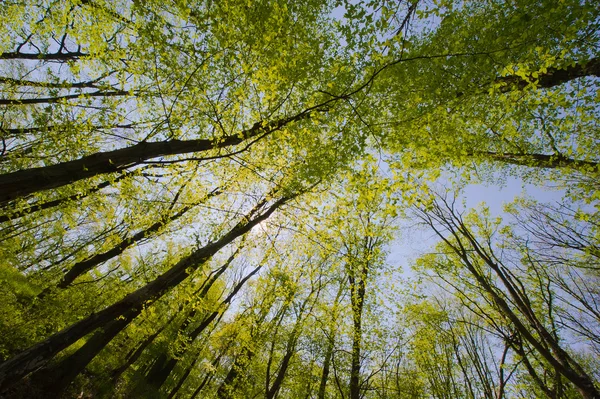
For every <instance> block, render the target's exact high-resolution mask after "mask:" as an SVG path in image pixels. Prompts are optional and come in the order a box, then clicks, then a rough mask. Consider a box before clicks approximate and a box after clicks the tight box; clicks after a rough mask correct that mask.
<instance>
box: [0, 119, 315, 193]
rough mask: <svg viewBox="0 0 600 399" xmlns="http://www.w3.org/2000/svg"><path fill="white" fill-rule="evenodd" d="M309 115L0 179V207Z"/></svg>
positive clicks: (142, 145)
mask: <svg viewBox="0 0 600 399" xmlns="http://www.w3.org/2000/svg"><path fill="white" fill-rule="evenodd" d="M310 113H311V112H310V111H303V112H300V113H298V114H296V115H294V116H291V117H288V118H283V119H279V120H277V121H274V122H269V123H267V122H263V121H261V122H257V123H255V124H254V125H253V126H252V127H251V128H249V129H246V130H243V131H241V132H240V133H238V134H235V135H230V136H225V137H222V138H219V139H197V140H184V141H182V140H167V141H159V142H141V143H139V144H136V145H133V146H131V147H125V148H121V149H118V150H113V151H106V152H98V153H95V154H92V155H87V156H85V157H83V158H80V159H77V160H74V161H68V162H62V163H59V164H56V165H50V166H44V167H38V168H31V169H25V170H20V171H17V172H12V173H7V174H4V175H0V204H3V203H6V202H8V201H11V200H15V199H18V198H22V197H25V196H27V195H29V194H33V193H36V192H39V191H43V190H49V189H52V188H58V187H62V186H65V185H67V184H70V183H74V182H76V181H79V180H83V179H87V178H90V177H93V176H98V175H101V174H105V173H114V172H118V171H121V170H124V169H127V168H131V167H133V166H136V165H139V164H141V163H142V162H144V161H146V160H149V159H152V158H158V157H161V156H168V155H180V154H190V153H196V152H206V151H210V150H214V149H219V148H227V147H231V146H235V145H238V144H240V143H242V142H244V141H246V140H248V139H251V138H256V139H259V138H260V137H264V136H266V135H268V134H270V133H272V132H274V131H276V130H279V129H281V128H282V127H284V126H285V125H287V124H288V123H291V122H295V121H299V120H301V119H305V118H307V117H308V116H309V115H310Z"/></svg>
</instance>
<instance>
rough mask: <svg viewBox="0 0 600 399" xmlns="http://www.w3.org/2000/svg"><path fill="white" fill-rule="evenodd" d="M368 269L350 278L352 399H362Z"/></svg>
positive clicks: (363, 269)
mask: <svg viewBox="0 0 600 399" xmlns="http://www.w3.org/2000/svg"><path fill="white" fill-rule="evenodd" d="M367 268H368V266H367V265H365V266H364V267H361V270H360V271H359V273H358V274H359V275H358V276H357V275H356V274H355V273H352V274H351V275H350V276H349V277H350V300H351V303H352V356H351V365H350V399H360V353H361V344H362V311H363V301H364V298H365V289H366V288H365V285H366V278H367Z"/></svg>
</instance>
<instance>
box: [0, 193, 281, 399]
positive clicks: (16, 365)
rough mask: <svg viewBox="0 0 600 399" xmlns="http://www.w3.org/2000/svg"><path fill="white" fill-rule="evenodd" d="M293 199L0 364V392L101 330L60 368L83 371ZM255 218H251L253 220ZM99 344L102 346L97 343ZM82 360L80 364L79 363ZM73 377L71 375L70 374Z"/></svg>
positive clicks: (241, 224) (257, 209) (243, 222)
mask: <svg viewBox="0 0 600 399" xmlns="http://www.w3.org/2000/svg"><path fill="white" fill-rule="evenodd" d="M291 198H292V197H282V198H280V199H279V200H278V201H276V202H274V203H273V204H272V205H271V206H270V207H268V208H267V209H266V210H265V211H264V212H263V213H262V214H259V215H258V216H256V214H257V213H259V212H260V210H261V209H262V208H263V207H264V206H265V204H266V200H263V201H261V202H259V203H258V204H257V205H256V206H255V207H254V209H252V210H251V211H250V212H249V213H248V214H247V215H246V216H245V217H244V218H243V219H242V220H241V221H240V222H239V223H238V224H236V225H235V226H234V227H233V228H232V229H231V230H230V231H229V232H227V233H226V234H224V235H223V236H222V237H221V238H220V239H219V240H217V241H215V242H212V243H209V244H207V245H206V246H204V247H202V248H200V249H197V250H196V251H194V252H193V253H192V254H191V255H189V256H187V257H185V258H183V259H181V260H180V261H179V262H177V263H176V264H175V265H174V266H173V267H172V268H171V269H169V270H168V271H167V272H165V273H163V274H162V275H160V276H159V277H157V278H156V279H155V280H153V281H152V282H150V283H148V284H146V285H145V286H143V287H141V288H139V289H137V290H136V291H134V292H132V293H130V294H128V295H126V296H125V297H124V298H123V299H121V300H120V301H118V302H116V303H114V304H113V305H111V306H108V307H107V308H105V309H104V310H102V311H100V312H98V313H94V314H92V315H90V316H88V317H87V318H85V319H83V320H81V321H79V322H77V323H75V324H73V325H71V326H70V327H67V328H65V329H64V330H62V331H60V332H58V333H56V334H54V335H52V336H50V337H49V338H47V339H45V340H44V341H42V342H40V343H38V344H36V345H34V346H32V347H30V348H28V349H26V350H24V351H23V352H21V353H19V354H17V355H16V356H13V357H12V358H11V359H9V360H7V361H5V362H4V363H2V364H0V392H1V391H2V390H4V389H6V388H7V387H9V386H11V385H13V384H15V383H16V382H18V381H20V380H21V379H22V378H23V377H25V376H26V375H27V374H29V373H30V372H32V371H34V370H36V369H38V368H40V367H42V366H44V365H45V363H47V361H48V360H50V359H51V358H53V357H54V356H56V354H58V353H59V352H60V351H62V350H63V349H65V348H67V347H69V346H70V345H72V344H73V343H75V342H76V341H78V340H79V339H81V338H83V337H85V336H86V335H88V334H89V333H91V332H93V331H95V330H96V329H98V328H103V330H102V331H101V332H99V333H98V334H100V335H99V336H98V337H96V335H95V336H94V337H96V338H94V339H92V340H90V341H92V342H93V343H94V345H92V343H90V345H87V344H86V345H84V347H82V348H81V349H80V350H78V351H77V352H75V353H74V354H72V355H70V356H69V357H67V358H66V359H64V360H63V361H62V362H61V363H60V365H61V366H59V368H60V367H67V364H68V363H72V364H74V365H76V368H72V372H73V373H75V374H74V375H77V374H78V373H79V372H81V370H82V369H83V367H85V366H86V365H87V363H88V362H89V361H90V360H91V359H92V358H93V356H91V357H90V356H89V355H88V351H91V349H90V348H91V346H93V348H94V350H93V352H94V354H96V353H98V352H99V351H100V350H101V349H102V347H103V346H104V345H106V344H107V343H108V342H109V341H110V340H108V341H107V340H106V339H104V338H102V337H108V336H110V337H114V336H115V335H116V334H117V333H118V332H119V331H121V330H122V329H123V328H125V326H126V325H127V324H129V322H131V321H132V320H133V319H134V318H135V317H136V316H137V315H138V314H139V313H140V312H141V311H142V309H143V308H144V307H146V306H148V305H149V304H151V303H153V302H154V301H156V300H157V299H159V298H161V297H162V296H163V295H164V294H165V293H167V292H168V291H169V290H170V289H172V288H173V287H175V286H177V285H178V284H179V283H181V282H182V281H184V280H185V279H186V278H187V277H188V276H189V275H190V274H191V273H192V272H193V271H194V270H196V269H198V267H200V265H203V264H204V263H205V262H207V261H208V260H209V259H210V258H211V257H212V256H213V255H214V254H216V253H217V252H218V251H219V250H220V249H222V248H223V247H224V246H226V245H228V244H230V243H231V242H233V240H235V239H236V238H238V237H240V236H242V235H244V234H246V233H247V232H248V231H250V230H251V229H252V228H253V227H254V226H256V225H257V224H258V223H260V222H262V221H264V220H266V219H267V218H268V217H269V216H270V215H271V214H272V213H273V212H275V210H276V209H277V208H279V207H280V206H282V205H283V204H284V203H286V202H287V201H289V200H290V199H291ZM253 217H254V218H253ZM100 342H102V343H103V345H100V344H99V343H100ZM80 357H81V359H82V360H81V361H80V360H78V359H79V358H80ZM70 375H72V374H70Z"/></svg>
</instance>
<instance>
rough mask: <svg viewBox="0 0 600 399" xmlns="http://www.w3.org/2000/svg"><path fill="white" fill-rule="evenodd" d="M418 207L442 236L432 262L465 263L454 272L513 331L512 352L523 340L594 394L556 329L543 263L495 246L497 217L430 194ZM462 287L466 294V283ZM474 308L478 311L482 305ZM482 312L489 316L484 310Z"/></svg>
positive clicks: (582, 390) (586, 375)
mask: <svg viewBox="0 0 600 399" xmlns="http://www.w3.org/2000/svg"><path fill="white" fill-rule="evenodd" d="M417 212H418V217H419V218H420V219H421V220H422V221H423V222H424V223H425V224H426V225H427V226H428V227H430V228H431V229H432V230H433V231H434V232H435V233H436V234H437V235H438V236H439V237H440V238H441V239H442V244H440V249H441V256H440V260H439V261H438V260H436V259H435V258H433V259H430V260H431V261H433V265H434V266H433V267H435V268H437V267H440V268H446V269H447V270H449V271H451V273H452V269H454V268H456V265H457V264H458V265H460V266H461V267H462V268H464V269H462V270H461V268H458V269H455V270H456V272H457V275H458V276H461V277H462V278H465V279H466V278H470V280H468V281H469V282H468V283H467V284H465V285H466V286H467V287H470V289H471V290H473V291H474V292H476V293H477V294H478V295H479V296H481V297H482V299H483V300H484V302H485V306H486V308H489V309H490V310H492V311H493V312H494V313H496V314H497V315H498V316H499V317H500V318H501V320H502V321H503V322H504V323H506V325H507V327H506V328H508V329H509V331H511V332H512V331H514V334H515V337H516V338H515V337H510V338H507V341H508V342H509V343H510V344H511V345H512V346H513V347H514V346H515V345H517V346H516V349H515V350H516V351H517V353H518V354H519V355H521V356H524V355H525V350H524V349H523V347H522V346H520V345H523V344H524V343H526V344H527V345H528V346H530V347H531V350H532V351H534V352H535V353H536V354H537V355H538V356H539V357H540V358H541V359H543V361H544V362H547V363H548V365H549V367H550V369H551V370H553V371H554V372H555V373H557V374H560V376H562V377H564V378H565V379H566V380H568V381H569V382H570V383H571V384H573V386H574V387H575V388H576V389H577V390H578V391H579V393H580V394H581V395H582V396H583V397H584V398H594V397H596V396H598V391H597V388H596V387H595V382H594V379H593V377H592V376H591V375H590V373H589V371H588V370H586V365H585V364H583V363H582V362H581V360H579V359H578V356H577V355H576V354H573V353H572V352H573V350H574V348H566V347H565V346H564V345H565V344H564V343H563V339H562V338H561V337H560V335H559V328H558V325H557V320H556V316H555V315H554V313H553V312H554V307H555V305H554V303H553V301H554V299H553V298H554V296H555V293H554V291H553V289H552V285H551V283H549V282H548V281H547V279H546V278H545V276H544V274H543V269H542V268H541V266H542V263H541V262H538V261H536V260H534V259H532V258H531V256H525V257H523V258H519V257H516V258H514V260H513V258H511V257H510V255H509V254H507V253H506V252H508V251H502V252H501V251H498V250H496V249H495V248H494V247H495V245H497V244H496V236H497V234H498V230H499V229H500V228H499V226H498V224H499V223H498V222H497V221H496V222H494V221H490V220H486V219H485V218H478V217H477V216H476V215H474V214H470V215H467V216H465V217H463V215H462V214H461V213H460V212H459V211H458V210H457V209H456V206H455V204H454V201H452V200H449V199H447V198H446V197H436V198H432V199H431V201H430V202H429V203H428V204H427V208H425V207H423V208H420V209H419V210H418V211H417ZM501 248H506V249H508V250H510V246H508V245H507V244H502V247H501ZM515 260H516V261H515ZM520 262H522V263H523V264H524V266H526V267H522V266H521V265H520V264H519V263H520ZM438 270H439V269H438ZM453 274H454V273H453ZM467 276H468V277H467ZM454 284H456V283H454ZM461 285H462V284H461ZM461 293H462V294H463V295H468V293H467V289H464V291H462V292H461ZM478 310H479V311H480V312H481V311H483V309H482V308H481V306H480V307H478ZM486 317H487V318H489V319H493V318H494V316H492V315H491V314H489V313H488V314H486ZM511 334H512V333H511ZM515 342H516V343H515ZM526 364H527V363H526ZM531 374H533V373H531ZM532 376H534V375H532ZM557 377H558V375H557ZM548 391H549V390H548ZM547 395H548V396H550V397H552V395H550V394H549V393H548V394H547Z"/></svg>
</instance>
